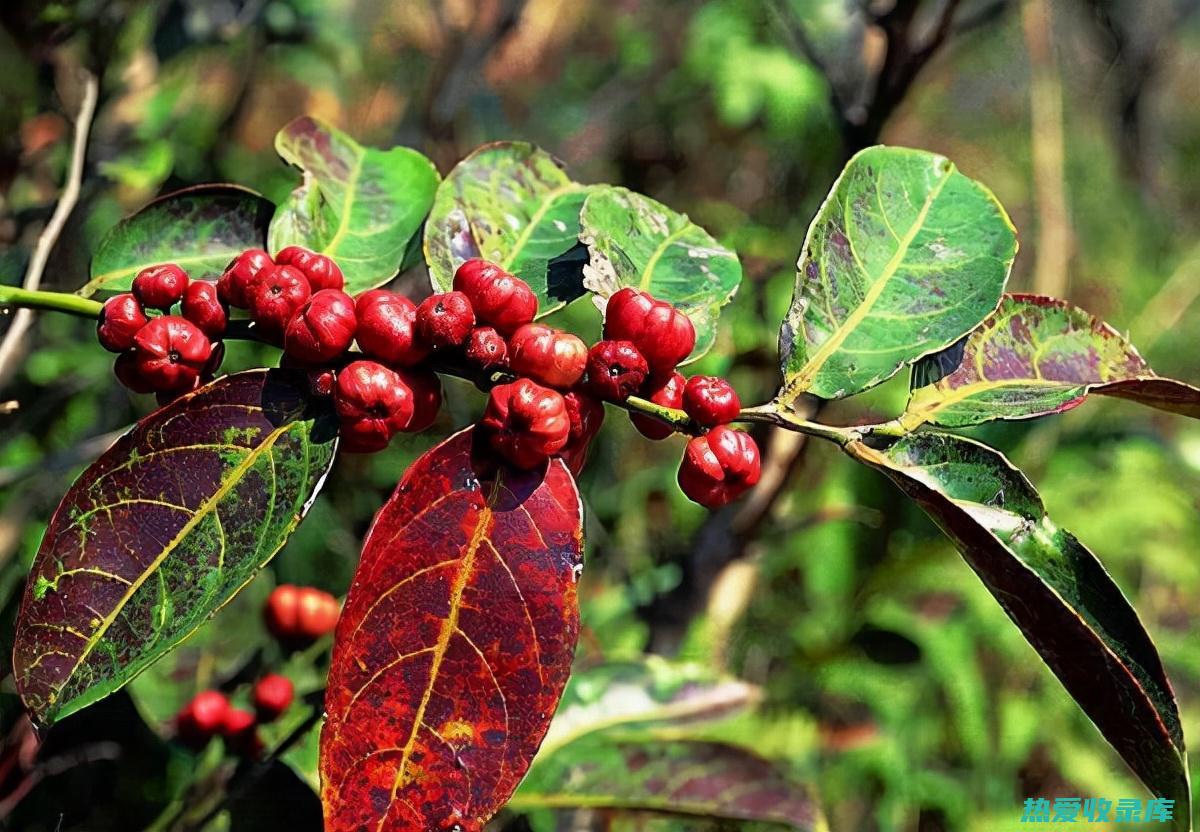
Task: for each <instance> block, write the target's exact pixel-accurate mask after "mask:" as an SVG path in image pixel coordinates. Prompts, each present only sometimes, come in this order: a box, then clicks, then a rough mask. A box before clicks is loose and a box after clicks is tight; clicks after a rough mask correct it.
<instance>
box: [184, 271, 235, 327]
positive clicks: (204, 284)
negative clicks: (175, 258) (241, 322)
mask: <svg viewBox="0 0 1200 832" xmlns="http://www.w3.org/2000/svg"><path fill="white" fill-rule="evenodd" d="M183 317H185V318H187V319H188V320H189V321H191V322H192V323H194V324H195V325H196V326H198V327H200V331H201V332H203V333H204V334H205V335H207V336H208V337H209V338H213V339H216V338H220V337H221V336H222V335H224V334H225V325H226V324H227V323H228V322H229V312H228V311H227V310H226V309H225V306H224V305H223V304H222V303H221V298H220V297H219V295H218V293H217V286H216V284H215V283H209V282H208V281H207V280H193V281H192V282H191V283H189V284H188V287H187V289H186V290H185V291H184V293H183Z"/></svg>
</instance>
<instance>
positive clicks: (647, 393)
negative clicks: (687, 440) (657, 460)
mask: <svg viewBox="0 0 1200 832" xmlns="http://www.w3.org/2000/svg"><path fill="white" fill-rule="evenodd" d="M686 383H687V380H686V379H685V378H684V377H683V376H682V375H680V374H679V373H674V372H673V373H671V374H670V375H668V376H662V377H654V376H652V377H651V378H650V379H649V380H648V381H647V382H646V385H645V386H644V387H643V388H642V390H641V392H640V393H639V395H640V396H641V397H642V398H644V399H648V400H649V401H652V402H654V403H655V404H657V405H661V406H662V407H670V408H673V409H675V410H680V409H682V407H683V387H684V385H685V384H686ZM629 421H631V422H633V426H634V427H635V428H637V429H638V433H640V434H641V435H642V436H644V437H646V438H647V439H654V440H659V439H666V438H667V437H668V436H670V435H671V434H672V433H674V432H675V430H674V429H673V428H672V427H671V426H670V425H668V424H665V423H663V422H660V421H659V420H658V419H654V418H652V417H650V416H643V415H642V414H640V413H630V414H629Z"/></svg>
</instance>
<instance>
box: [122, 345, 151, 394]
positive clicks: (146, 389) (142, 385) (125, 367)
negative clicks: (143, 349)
mask: <svg viewBox="0 0 1200 832" xmlns="http://www.w3.org/2000/svg"><path fill="white" fill-rule="evenodd" d="M113 375H115V376H116V377H117V381H119V382H121V384H122V385H124V386H125V387H127V388H129V389H130V390H132V391H133V392H134V393H153V392H154V387H152V386H151V384H150V380H149V379H147V378H146V377H145V376H143V375H142V371H141V370H140V369H139V368H138V360H137V353H136V352H133V351H130V352H123V353H121V354H120V355H118V356H117V360H116V361H114V362H113Z"/></svg>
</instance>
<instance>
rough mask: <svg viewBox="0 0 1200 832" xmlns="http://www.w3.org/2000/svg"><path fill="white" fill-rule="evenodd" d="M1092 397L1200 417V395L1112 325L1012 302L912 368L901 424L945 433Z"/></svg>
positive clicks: (1059, 304) (1055, 305) (1064, 309)
mask: <svg viewBox="0 0 1200 832" xmlns="http://www.w3.org/2000/svg"><path fill="white" fill-rule="evenodd" d="M1089 393H1099V394H1102V395H1106V396H1116V397H1118V398H1123V399H1132V400H1133V401H1136V402H1140V403H1142V404H1146V405H1150V406H1151V407H1157V408H1159V409H1160V410H1167V411H1170V412H1172V413H1181V414H1183V415H1185V416H1191V417H1192V418H1200V389H1197V388H1195V387H1192V386H1191V385H1188V384H1184V383H1183V382H1179V381H1174V380H1173V379H1169V378H1162V377H1160V376H1158V375H1156V374H1155V373H1154V371H1153V370H1152V369H1150V365H1149V364H1147V363H1146V362H1145V360H1143V359H1142V357H1141V356H1140V355H1138V352H1137V350H1136V349H1135V348H1134V346H1133V345H1132V344H1131V343H1129V341H1128V339H1126V338H1125V336H1123V335H1122V334H1121V333H1119V332H1117V331H1116V330H1115V329H1113V328H1112V327H1111V326H1109V325H1108V324H1106V323H1104V322H1103V321H1101V320H1099V319H1098V318H1096V317H1094V316H1092V315H1090V314H1088V313H1087V312H1085V311H1083V310H1082V309H1079V308H1078V307H1076V306H1072V305H1071V304H1069V303H1067V302H1065V301H1061V300H1054V299H1053V298H1047V297H1040V296H1037V295H1006V296H1005V297H1004V299H1003V300H1002V301H1001V302H1000V307H999V308H998V309H997V310H996V312H995V313H994V314H992V315H991V316H990V317H989V318H988V319H987V320H986V321H984V322H983V324H981V325H980V327H979V328H978V329H976V330H975V331H974V332H972V333H971V334H970V335H968V336H967V337H966V338H965V339H963V340H962V341H961V342H959V343H958V344H956V345H955V346H953V347H951V348H950V349H948V350H945V351H943V352H941V353H938V354H937V355H934V356H931V357H929V358H927V359H925V360H924V361H922V362H921V363H920V364H919V365H917V367H916V368H914V370H913V391H912V396H911V398H910V399H909V403H908V407H907V409H906V410H905V413H904V415H903V416H901V417H900V423H901V424H902V425H903V426H904V427H905V428H906V429H908V430H912V429H914V428H916V427H917V426H918V425H920V424H922V423H925V422H932V423H934V424H938V425H945V426H947V427H961V426H964V425H976V424H979V423H981V422H987V421H991V420H992V419H1030V418H1033V417H1035V416H1045V415H1046V414H1049V413H1061V412H1062V411H1065V410H1070V409H1071V408H1073V407H1076V406H1078V405H1080V404H1082V403H1083V401H1084V399H1086V398H1087V396H1088V394H1089Z"/></svg>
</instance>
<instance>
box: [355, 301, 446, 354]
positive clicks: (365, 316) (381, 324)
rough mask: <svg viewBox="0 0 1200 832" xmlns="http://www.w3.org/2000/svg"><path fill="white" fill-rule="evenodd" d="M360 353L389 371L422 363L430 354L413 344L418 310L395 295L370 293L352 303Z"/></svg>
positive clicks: (409, 302)
mask: <svg viewBox="0 0 1200 832" xmlns="http://www.w3.org/2000/svg"><path fill="white" fill-rule="evenodd" d="M354 308H355V314H356V315H357V317H358V331H357V333H356V334H355V338H356V340H357V341H358V346H359V347H360V348H361V349H362V351H363V353H364V354H366V355H368V356H370V357H371V358H374V359H376V360H378V361H382V362H383V363H385V364H387V365H389V366H392V367H411V366H413V365H414V364H419V363H420V362H421V361H424V360H425V358H426V357H427V356H428V355H429V350H428V348H427V347H425V346H423V345H419V344H417V342H416V334H415V331H414V330H415V327H416V323H417V306H416V304H414V303H413V302H412V301H411V300H409V299H408V298H406V297H405V296H404V295H401V294H399V293H398V292H389V291H388V290H386V289H372V290H371V291H369V292H363V293H362V294H361V295H359V296H358V300H357V301H356V302H355V307H354Z"/></svg>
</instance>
